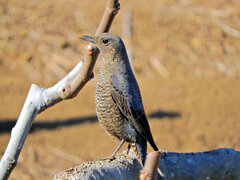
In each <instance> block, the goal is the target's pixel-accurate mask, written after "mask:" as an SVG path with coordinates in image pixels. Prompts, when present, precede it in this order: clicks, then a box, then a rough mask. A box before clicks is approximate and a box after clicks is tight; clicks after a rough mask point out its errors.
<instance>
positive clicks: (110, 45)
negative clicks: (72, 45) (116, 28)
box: [80, 33, 125, 59]
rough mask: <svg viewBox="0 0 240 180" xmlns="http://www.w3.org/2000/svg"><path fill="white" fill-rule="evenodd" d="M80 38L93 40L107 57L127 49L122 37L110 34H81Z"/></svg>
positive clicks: (109, 57)
mask: <svg viewBox="0 0 240 180" xmlns="http://www.w3.org/2000/svg"><path fill="white" fill-rule="evenodd" d="M80 39H83V40H86V41H89V42H92V43H93V44H95V45H96V46H97V47H98V49H99V50H100V51H101V53H102V54H103V57H104V58H105V59H106V58H107V59H111V58H113V57H115V55H116V54H118V53H122V52H123V51H125V46H124V44H123V42H122V40H121V38H120V37H118V36H116V35H114V34H110V33H102V34H99V35H97V36H93V37H92V36H81V37H80Z"/></svg>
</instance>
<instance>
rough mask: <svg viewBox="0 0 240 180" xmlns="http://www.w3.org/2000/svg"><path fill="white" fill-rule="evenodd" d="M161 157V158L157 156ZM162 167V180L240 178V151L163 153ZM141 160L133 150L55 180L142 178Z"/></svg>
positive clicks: (68, 171) (80, 167)
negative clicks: (128, 153) (140, 175)
mask: <svg viewBox="0 0 240 180" xmlns="http://www.w3.org/2000/svg"><path fill="white" fill-rule="evenodd" d="M156 159H157V158H156ZM159 168H160V169H161V172H162V173H163V175H162V176H161V177H159V179H161V180H169V179H171V180H179V179H181V180H192V179H194V180H202V179H227V180H237V179H239V177H240V152H239V151H235V150H234V149H227V148H224V149H217V150H212V151H206V152H198V153H175V152H161V158H160V163H159ZM140 169H141V166H140V163H139V162H138V160H137V158H136V156H135V155H133V153H130V156H127V155H124V154H121V155H118V156H117V158H116V159H115V160H113V161H111V160H109V159H105V160H98V161H95V162H88V163H84V164H82V165H80V166H77V167H74V168H70V169H68V170H66V171H62V172H60V173H59V174H57V175H55V177H54V179H55V180H56V179H57V180H60V179H64V180H67V179H94V180H98V179H101V180H105V179H115V180H120V179H126V180H128V179H129V180H130V179H131V180H132V179H133V180H134V179H139V171H140Z"/></svg>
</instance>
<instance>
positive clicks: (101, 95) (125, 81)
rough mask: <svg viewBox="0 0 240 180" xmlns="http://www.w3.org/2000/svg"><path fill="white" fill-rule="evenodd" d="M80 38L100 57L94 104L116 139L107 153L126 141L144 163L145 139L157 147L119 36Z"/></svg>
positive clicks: (106, 128) (100, 120)
mask: <svg viewBox="0 0 240 180" xmlns="http://www.w3.org/2000/svg"><path fill="white" fill-rule="evenodd" d="M80 39H82V40H85V41H89V42H91V43H93V44H95V45H96V46H97V47H98V49H99V50H100V52H101V54H102V57H103V58H102V62H101V66H100V71H99V77H98V81H97V85H96V93H95V104H96V113H97V117H98V120H99V122H100V124H101V125H102V127H103V129H104V130H105V131H106V132H107V134H109V135H110V136H111V137H112V138H113V139H118V140H119V141H120V143H119V145H118V147H117V148H116V150H115V151H114V153H113V154H112V156H111V157H112V158H114V156H115V155H116V153H117V152H118V151H119V149H120V148H121V147H122V145H123V144H124V143H125V142H127V143H129V145H128V151H129V149H130V148H131V147H135V150H136V151H135V152H136V153H137V155H138V156H139V159H140V162H141V163H142V165H144V163H145V159H146V156H147V142H149V144H150V145H151V146H152V148H153V149H154V151H158V150H159V149H158V147H157V145H156V143H155V141H154V139H153V136H152V133H151V130H150V126H149V123H148V120H147V116H146V114H145V111H144V107H143V103H142V97H141V93H140V89H139V86H138V83H137V80H136V78H135V76H134V73H133V70H132V68H131V65H130V62H129V59H128V55H127V51H126V48H125V45H124V43H123V41H122V39H121V38H120V37H119V36H117V35H114V34H111V33H102V34H99V35H96V36H81V37H80ZM128 151H127V152H128Z"/></svg>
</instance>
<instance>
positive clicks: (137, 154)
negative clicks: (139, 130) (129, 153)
mask: <svg viewBox="0 0 240 180" xmlns="http://www.w3.org/2000/svg"><path fill="white" fill-rule="evenodd" d="M131 147H132V148H133V151H134V152H135V154H136V156H137V159H138V161H139V162H140V164H141V165H142V167H143V163H142V159H141V157H140V155H139V153H138V148H137V145H136V143H132V144H131Z"/></svg>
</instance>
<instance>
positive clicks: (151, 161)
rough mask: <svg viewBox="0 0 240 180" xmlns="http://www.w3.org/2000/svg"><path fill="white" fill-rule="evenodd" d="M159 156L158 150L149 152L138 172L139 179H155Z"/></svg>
mask: <svg viewBox="0 0 240 180" xmlns="http://www.w3.org/2000/svg"><path fill="white" fill-rule="evenodd" d="M160 157H161V152H160V151H156V152H151V153H149V154H148V155H147V159H146V163H145V165H144V168H143V170H141V172H140V180H147V179H148V180H151V179H156V177H157V170H158V164H159V160H160Z"/></svg>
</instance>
